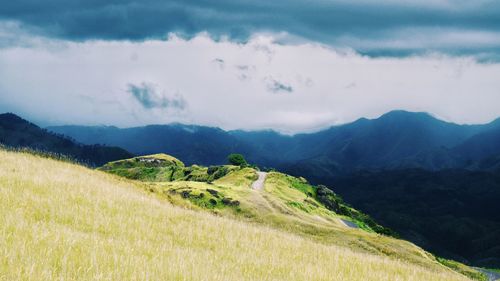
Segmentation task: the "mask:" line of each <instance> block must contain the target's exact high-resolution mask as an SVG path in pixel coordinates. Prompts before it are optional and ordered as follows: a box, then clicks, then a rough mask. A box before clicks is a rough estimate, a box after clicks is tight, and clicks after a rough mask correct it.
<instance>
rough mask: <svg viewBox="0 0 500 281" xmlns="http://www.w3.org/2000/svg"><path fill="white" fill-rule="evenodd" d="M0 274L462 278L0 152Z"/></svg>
mask: <svg viewBox="0 0 500 281" xmlns="http://www.w3.org/2000/svg"><path fill="white" fill-rule="evenodd" d="M0 279H1V280H419V281H420V280H444V281H446V280H466V278H465V277H462V276H460V275H458V274H456V273H453V272H451V271H448V270H446V269H445V268H443V269H442V271H439V272H436V271H433V270H428V269H425V268H422V267H419V266H415V265H412V264H408V263H405V262H401V261H395V260H392V259H388V258H384V257H380V256H375V255H368V254H360V253H356V252H353V251H351V250H349V249H348V248H342V247H335V246H328V245H323V244H319V243H315V242H313V241H310V240H308V239H306V238H303V237H299V236H295V235H291V234H287V233H284V232H280V231H277V230H273V229H270V228H266V227H263V226H259V225H253V224H246V223H244V222H239V221H235V220H231V219H227V218H221V217H216V216H213V215H210V214H207V213H202V212H194V211H190V210H185V209H181V208H178V207H174V206H171V205H169V204H168V203H166V202H163V201H160V200H159V199H157V198H156V197H153V196H150V195H148V194H146V193H145V192H143V191H141V189H138V188H136V187H134V185H133V183H130V182H128V181H126V180H120V179H117V178H116V177H113V176H109V175H106V174H104V173H101V172H96V171H92V170H89V169H87V168H84V167H80V166H77V165H73V164H69V163H63V162H58V161H54V160H50V159H44V158H41V157H39V156H33V155H29V154H26V153H14V152H6V151H1V150H0Z"/></svg>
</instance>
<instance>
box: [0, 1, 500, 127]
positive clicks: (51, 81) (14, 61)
mask: <svg viewBox="0 0 500 281" xmlns="http://www.w3.org/2000/svg"><path fill="white" fill-rule="evenodd" d="M499 30H500V2H499V1H488V0H478V1H464V0H420V1H416V0H408V1H395V0H383V1H371V0H363V1H347V0H345V1H339V0H329V1H326V0H308V1H305V0H302V1H299V0H287V1H282V0H275V1H263V0H252V1H250V0H244V1H235V0H216V1H207V0H183V1H180V0H178V1H160V0H147V1H134V0H127V1H118V0H110V1H97V0H96V1H88V0H87V1H84V0H47V1H38V0H17V1H10V2H8V3H2V6H1V7H0V111H2V112H5V111H10V112H14V113H17V114H19V115H21V116H23V117H25V118H28V119H30V120H33V121H35V122H37V123H40V124H42V125H54V124H85V125H100V124H104V125H117V126H121V127H129V126H138V125H145V124H164V123H171V122H181V123H189V124H200V125H210V126H219V127H222V128H224V129H236V128H240V129H265V128H272V129H275V130H278V131H281V132H285V133H294V132H301V131H311V130H317V129H320V128H324V127H327V126H330V125H335V124H340V123H345V122H349V121H353V120H355V119H357V118H359V117H377V116H378V115H380V114H383V113H384V112H387V111H390V110H393V109H406V110H410V111H426V112H429V113H431V114H433V115H435V116H437V117H439V118H442V119H445V120H448V121H452V122H457V123H485V122H489V121H491V120H493V119H495V118H497V117H500V32H499Z"/></svg>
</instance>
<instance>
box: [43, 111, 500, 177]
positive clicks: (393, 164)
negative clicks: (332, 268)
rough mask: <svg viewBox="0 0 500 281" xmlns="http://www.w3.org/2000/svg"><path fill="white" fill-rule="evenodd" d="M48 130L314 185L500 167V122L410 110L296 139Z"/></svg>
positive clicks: (170, 129) (174, 128) (218, 132)
mask: <svg viewBox="0 0 500 281" xmlns="http://www.w3.org/2000/svg"><path fill="white" fill-rule="evenodd" d="M47 129H48V130H50V131H53V132H56V133H59V134H63V135H66V136H69V137H71V138H74V139H76V140H77V141H79V142H81V143H84V144H95V143H100V144H104V145H110V146H118V147H121V148H124V149H126V150H128V151H130V152H132V153H134V154H137V155H144V154H154V153H167V154H170V155H173V156H174V157H178V158H181V159H185V162H187V163H188V164H192V163H200V164H204V165H209V164H223V163H225V161H226V156H227V155H228V154H229V153H235V152H236V153H242V154H244V155H245V156H246V157H247V159H248V160H249V161H250V162H253V163H255V164H257V165H260V166H266V167H276V168H279V169H281V170H285V171H287V172H290V173H293V174H297V175H306V176H308V177H311V178H312V179H317V178H324V177H328V176H336V175H342V174H349V173H352V172H355V171H359V170H366V169H369V170H374V169H399V168H422V169H426V170H431V171H435V170H441V169H450V168H467V169H477V168H481V169H490V170H491V169H496V168H498V167H499V166H500V162H499V159H500V146H499V145H498V143H500V119H497V120H495V121H493V122H491V123H489V124H484V125H458V124H454V123H449V122H445V121H442V120H439V119H436V118H434V117H432V116H431V115H429V114H427V113H413V112H407V111H392V112H389V113H387V114H385V115H382V116H381V117H379V118H377V119H366V118H361V119H359V120H357V121H355V122H352V123H349V124H345V125H340V126H333V127H330V128H328V129H325V130H322V131H319V132H315V133H308V134H297V135H293V136H288V135H282V134H279V133H277V132H274V131H270V130H269V131H242V130H234V131H224V130H222V129H219V128H212V127H203V126H194V125H182V124H170V125H150V126H145V127H135V128H125V129H120V128H117V127H113V126H97V127H87V126H57V127H48V128H47ZM313 171H314V172H313Z"/></svg>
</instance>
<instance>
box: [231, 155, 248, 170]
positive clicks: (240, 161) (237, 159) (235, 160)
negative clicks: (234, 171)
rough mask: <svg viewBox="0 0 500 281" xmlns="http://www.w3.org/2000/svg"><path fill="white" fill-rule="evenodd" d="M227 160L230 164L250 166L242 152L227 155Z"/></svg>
mask: <svg viewBox="0 0 500 281" xmlns="http://www.w3.org/2000/svg"><path fill="white" fill-rule="evenodd" d="M227 161H228V162H229V164H231V165H234V166H240V167H246V166H248V163H247V160H245V157H243V155H241V154H237V153H232V154H229V156H228V157H227Z"/></svg>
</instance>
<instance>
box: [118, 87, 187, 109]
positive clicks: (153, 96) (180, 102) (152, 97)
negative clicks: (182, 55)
mask: <svg viewBox="0 0 500 281" xmlns="http://www.w3.org/2000/svg"><path fill="white" fill-rule="evenodd" d="M127 92H128V93H130V94H131V95H132V96H133V97H134V98H135V99H136V100H137V101H138V102H139V103H140V104H141V105H142V106H143V107H144V108H146V109H153V108H164V109H167V108H173V109H178V110H183V109H185V108H186V105H187V103H186V101H185V100H184V99H183V98H182V97H181V96H178V95H177V96H175V97H173V98H167V97H165V96H161V95H159V94H158V93H157V92H156V89H155V87H154V85H152V84H149V83H144V82H143V83H141V84H140V85H134V84H129V85H128V89H127Z"/></svg>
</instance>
